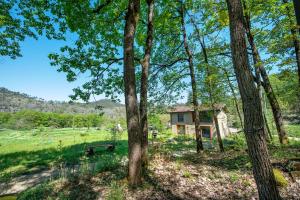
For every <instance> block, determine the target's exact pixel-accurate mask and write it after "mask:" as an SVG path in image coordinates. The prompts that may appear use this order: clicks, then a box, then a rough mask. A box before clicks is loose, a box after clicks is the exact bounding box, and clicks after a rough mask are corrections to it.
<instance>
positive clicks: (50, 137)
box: [0, 125, 300, 182]
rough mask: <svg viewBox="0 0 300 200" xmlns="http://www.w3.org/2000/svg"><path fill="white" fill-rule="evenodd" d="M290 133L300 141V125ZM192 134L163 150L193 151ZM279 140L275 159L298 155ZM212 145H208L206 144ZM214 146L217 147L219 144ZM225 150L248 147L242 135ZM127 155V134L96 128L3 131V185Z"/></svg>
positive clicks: (110, 163)
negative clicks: (111, 147)
mask: <svg viewBox="0 0 300 200" xmlns="http://www.w3.org/2000/svg"><path fill="white" fill-rule="evenodd" d="M287 130H288V132H289V133H290V136H292V137H294V138H300V126H299V125H289V126H287ZM180 137H181V136H176V135H173V134H171V133H170V131H165V132H163V133H162V134H160V135H159V138H160V139H161V141H162V142H166V141H168V140H169V139H170V138H175V139H176V138H178V139H180ZM193 137H194V136H193V135H190V136H185V137H184V138H182V139H181V140H180V141H189V142H188V143H186V142H179V143H176V144H172V145H167V146H165V148H162V149H160V151H161V152H163V151H169V152H176V151H181V150H193V149H194V142H193ZM114 140H116V141H117V146H116V150H115V151H114V152H107V151H106V150H105V148H103V147H102V148H101V147H99V148H97V149H96V150H97V152H96V155H95V156H93V157H91V158H88V157H86V156H85V149H86V147H87V146H91V145H96V144H108V143H112V142H113V141H114ZM277 140H278V138H277V137H276V135H275V137H274V141H275V143H273V144H272V145H270V147H269V148H270V151H271V154H272V155H273V157H275V158H279V159H281V158H288V157H291V158H292V157H295V156H298V155H297V153H296V154H295V151H294V150H293V151H289V149H290V148H292V149H294V148H295V147H296V148H297V147H299V143H300V142H299V141H296V140H290V145H288V146H286V147H280V145H279V144H278V141H277ZM205 144H206V145H208V146H209V142H208V141H206V142H205ZM213 145H214V146H215V147H217V146H218V145H217V142H216V141H214V142H213ZM224 145H225V148H227V149H228V148H229V149H230V148H240V149H242V148H245V145H246V143H245V141H244V137H243V135H242V134H240V135H239V136H238V137H236V136H233V137H229V138H226V139H224ZM126 156H127V134H126V132H124V133H122V134H121V135H117V136H116V135H113V134H112V133H111V132H110V131H108V130H97V129H95V128H91V129H87V128H80V129H79V128H77V129H72V128H64V129H51V128H40V129H33V130H9V129H3V130H0V182H2V181H8V180H10V179H11V178H12V177H15V176H18V175H21V174H26V173H33V172H36V171H39V170H42V169H49V168H52V167H53V168H57V167H58V166H59V165H60V164H64V165H68V166H72V165H76V164H79V163H81V162H85V161H88V162H98V163H100V167H99V166H98V167H99V170H100V171H101V170H107V168H114V167H116V166H118V165H120V161H121V159H122V158H124V157H126Z"/></svg>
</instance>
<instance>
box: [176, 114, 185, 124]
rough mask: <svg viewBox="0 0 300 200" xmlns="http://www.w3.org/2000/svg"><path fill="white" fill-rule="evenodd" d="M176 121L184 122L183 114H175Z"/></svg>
mask: <svg viewBox="0 0 300 200" xmlns="http://www.w3.org/2000/svg"><path fill="white" fill-rule="evenodd" d="M177 121H178V122H184V114H183V113H178V114H177Z"/></svg>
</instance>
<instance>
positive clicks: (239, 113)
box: [222, 68, 244, 129]
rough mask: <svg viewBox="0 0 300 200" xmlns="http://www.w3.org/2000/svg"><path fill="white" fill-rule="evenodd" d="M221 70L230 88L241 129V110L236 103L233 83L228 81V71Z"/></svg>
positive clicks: (242, 125)
mask: <svg viewBox="0 0 300 200" xmlns="http://www.w3.org/2000/svg"><path fill="white" fill-rule="evenodd" d="M222 70H223V71H224V75H225V77H226V80H227V82H228V85H229V88H230V90H231V94H232V96H233V100H234V104H235V109H236V112H237V114H238V117H239V119H240V124H241V127H242V129H244V124H243V118H242V114H241V111H240V107H239V104H238V99H237V97H236V94H235V91H234V88H233V85H232V83H231V81H230V78H229V75H228V72H227V70H226V69H224V68H222Z"/></svg>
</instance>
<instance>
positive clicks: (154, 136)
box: [152, 130, 158, 138]
mask: <svg viewBox="0 0 300 200" xmlns="http://www.w3.org/2000/svg"><path fill="white" fill-rule="evenodd" d="M157 134H158V131H157V130H153V131H152V137H153V138H156V137H157Z"/></svg>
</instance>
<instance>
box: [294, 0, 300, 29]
mask: <svg viewBox="0 0 300 200" xmlns="http://www.w3.org/2000/svg"><path fill="white" fill-rule="evenodd" d="M294 8H295V14H296V19H297V25H298V29H299V33H300V1H299V0H294Z"/></svg>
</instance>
